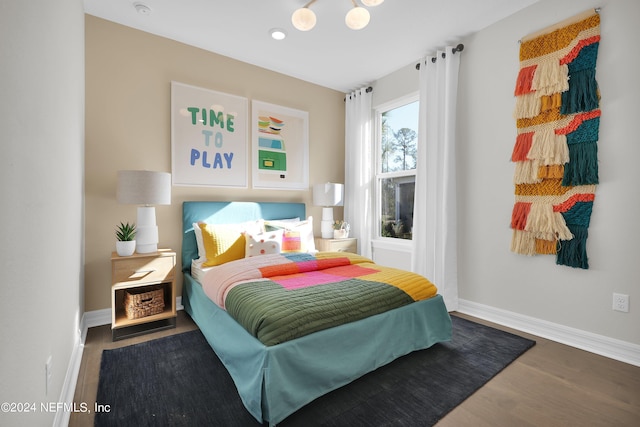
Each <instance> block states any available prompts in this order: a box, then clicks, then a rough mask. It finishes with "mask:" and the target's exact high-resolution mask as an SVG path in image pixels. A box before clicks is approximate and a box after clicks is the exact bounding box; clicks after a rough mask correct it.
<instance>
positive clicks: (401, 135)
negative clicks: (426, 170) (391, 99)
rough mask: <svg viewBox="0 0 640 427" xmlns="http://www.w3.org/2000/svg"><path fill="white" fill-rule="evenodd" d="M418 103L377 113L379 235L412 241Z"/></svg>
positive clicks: (389, 108) (409, 103) (396, 106)
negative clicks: (378, 127)
mask: <svg viewBox="0 0 640 427" xmlns="http://www.w3.org/2000/svg"><path fill="white" fill-rule="evenodd" d="M418 106H419V104H418V101H416V100H414V99H412V100H405V101H404V102H399V103H395V104H391V105H389V106H388V108H381V109H379V110H378V111H377V114H378V121H377V123H379V125H380V129H379V132H378V135H379V143H378V156H377V159H378V160H377V161H378V165H377V171H378V172H377V176H376V178H377V179H376V184H377V194H378V200H379V204H378V205H379V211H378V214H379V222H378V223H379V224H380V229H379V235H380V236H381V237H391V238H399V239H409V240H410V239H411V237H412V229H413V195H414V192H415V181H416V176H415V169H416V162H417V156H418Z"/></svg>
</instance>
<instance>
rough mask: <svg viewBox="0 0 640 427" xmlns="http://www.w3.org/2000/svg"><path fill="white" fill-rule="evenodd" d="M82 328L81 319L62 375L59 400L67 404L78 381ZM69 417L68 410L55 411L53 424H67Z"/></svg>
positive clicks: (56, 426)
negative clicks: (65, 371)
mask: <svg viewBox="0 0 640 427" xmlns="http://www.w3.org/2000/svg"><path fill="white" fill-rule="evenodd" d="M82 329H83V326H82V320H81V321H80V326H79V328H78V330H77V331H76V337H75V344H74V346H73V350H72V352H71V358H70V359H69V366H68V367H67V373H66V375H65V377H64V383H63V384H62V391H61V392H60V399H59V402H65V403H67V404H69V405H71V404H72V403H73V396H74V395H75V392H76V384H77V383H78V374H79V373H80V363H81V362H82V352H83V351H84V339H83V335H82ZM85 336H86V334H85ZM69 407H71V406H69ZM70 417H71V412H70V411H56V416H55V418H54V419H53V426H54V427H66V426H68V425H69V418H70Z"/></svg>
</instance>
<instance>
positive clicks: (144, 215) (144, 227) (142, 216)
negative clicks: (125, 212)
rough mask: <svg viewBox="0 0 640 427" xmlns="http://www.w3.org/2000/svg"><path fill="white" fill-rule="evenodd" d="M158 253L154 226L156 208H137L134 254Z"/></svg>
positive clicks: (156, 230) (156, 231)
mask: <svg viewBox="0 0 640 427" xmlns="http://www.w3.org/2000/svg"><path fill="white" fill-rule="evenodd" d="M157 251H158V227H157V226H156V208H155V207H153V206H139V207H138V224H137V225H136V252H137V253H139V254H148V253H151V252H157Z"/></svg>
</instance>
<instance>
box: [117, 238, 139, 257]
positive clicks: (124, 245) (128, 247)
mask: <svg viewBox="0 0 640 427" xmlns="http://www.w3.org/2000/svg"><path fill="white" fill-rule="evenodd" d="M135 251H136V241H135V240H129V241H126V242H121V241H116V252H117V253H118V255H120V256H131V255H133V253H134V252H135Z"/></svg>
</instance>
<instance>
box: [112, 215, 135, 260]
mask: <svg viewBox="0 0 640 427" xmlns="http://www.w3.org/2000/svg"><path fill="white" fill-rule="evenodd" d="M135 238H136V225H135V224H129V223H128V222H127V223H126V224H123V223H122V222H121V223H120V225H119V226H118V227H117V228H116V239H117V241H116V252H117V253H118V255H120V256H131V255H133V253H134V252H135V250H136V241H135Z"/></svg>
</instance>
